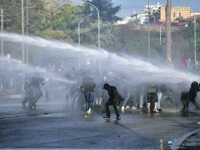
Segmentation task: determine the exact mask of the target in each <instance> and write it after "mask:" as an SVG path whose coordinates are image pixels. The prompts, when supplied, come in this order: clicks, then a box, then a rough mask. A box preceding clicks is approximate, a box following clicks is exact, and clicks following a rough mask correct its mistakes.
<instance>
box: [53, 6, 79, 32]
mask: <svg viewBox="0 0 200 150" xmlns="http://www.w3.org/2000/svg"><path fill="white" fill-rule="evenodd" d="M76 17H77V15H76V14H75V8H74V7H73V6H71V5H69V4H66V5H64V6H62V7H60V8H59V9H58V10H57V11H56V15H55V18H54V21H53V29H57V30H65V29H67V28H71V27H72V26H73V20H74V19H75V18H76Z"/></svg>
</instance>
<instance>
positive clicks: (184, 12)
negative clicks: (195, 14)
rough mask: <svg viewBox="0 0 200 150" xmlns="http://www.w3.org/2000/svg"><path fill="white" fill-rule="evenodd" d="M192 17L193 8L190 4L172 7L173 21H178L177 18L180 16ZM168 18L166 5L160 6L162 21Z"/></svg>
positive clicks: (184, 17)
mask: <svg viewBox="0 0 200 150" xmlns="http://www.w3.org/2000/svg"><path fill="white" fill-rule="evenodd" d="M189 17H191V8H190V7H189V6H183V7H182V6H176V7H172V12H171V21H172V22H177V21H176V19H178V18H183V19H186V18H189ZM165 19H166V7H165V6H161V8H160V20H159V21H160V22H165Z"/></svg>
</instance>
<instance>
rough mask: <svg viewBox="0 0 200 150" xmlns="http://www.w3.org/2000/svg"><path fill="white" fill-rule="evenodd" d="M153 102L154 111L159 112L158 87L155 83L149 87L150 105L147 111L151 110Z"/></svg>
mask: <svg viewBox="0 0 200 150" xmlns="http://www.w3.org/2000/svg"><path fill="white" fill-rule="evenodd" d="M151 104H153V105H154V109H153V112H156V113H158V112H159V111H158V110H157V104H158V96H157V88H156V87H155V85H154V84H152V85H151V86H150V87H149V89H148V93H147V107H148V110H147V112H148V113H150V112H151Z"/></svg>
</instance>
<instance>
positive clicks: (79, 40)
mask: <svg viewBox="0 0 200 150" xmlns="http://www.w3.org/2000/svg"><path fill="white" fill-rule="evenodd" d="M91 15H92V14H89V15H87V16H85V17H83V18H82V19H81V20H80V22H79V23H78V45H81V38H80V25H81V22H82V21H83V20H84V19H86V18H87V17H89V16H91ZM78 68H79V70H80V68H81V65H80V52H79V55H78Z"/></svg>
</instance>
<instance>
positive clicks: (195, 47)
mask: <svg viewBox="0 0 200 150" xmlns="http://www.w3.org/2000/svg"><path fill="white" fill-rule="evenodd" d="M196 62H197V40H196V15H194V63H195V64H196Z"/></svg>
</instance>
